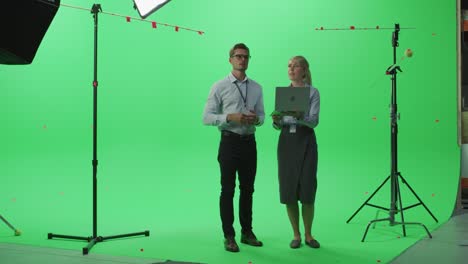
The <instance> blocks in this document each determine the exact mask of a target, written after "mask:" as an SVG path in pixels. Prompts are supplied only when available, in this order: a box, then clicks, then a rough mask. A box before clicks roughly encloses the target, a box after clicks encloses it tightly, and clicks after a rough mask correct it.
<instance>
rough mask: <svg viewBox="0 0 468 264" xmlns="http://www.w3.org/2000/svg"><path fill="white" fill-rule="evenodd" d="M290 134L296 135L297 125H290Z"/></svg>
mask: <svg viewBox="0 0 468 264" xmlns="http://www.w3.org/2000/svg"><path fill="white" fill-rule="evenodd" d="M289 133H296V125H289Z"/></svg>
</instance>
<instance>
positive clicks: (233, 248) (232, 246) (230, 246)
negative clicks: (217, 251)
mask: <svg viewBox="0 0 468 264" xmlns="http://www.w3.org/2000/svg"><path fill="white" fill-rule="evenodd" d="M224 249H225V250H226V251H229V252H239V246H238V245H237V243H236V240H235V239H234V238H233V237H227V238H226V239H224Z"/></svg>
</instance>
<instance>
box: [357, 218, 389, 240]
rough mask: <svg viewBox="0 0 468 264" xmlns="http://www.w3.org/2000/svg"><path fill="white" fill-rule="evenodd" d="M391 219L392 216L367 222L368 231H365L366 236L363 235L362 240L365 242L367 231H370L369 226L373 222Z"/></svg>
mask: <svg viewBox="0 0 468 264" xmlns="http://www.w3.org/2000/svg"><path fill="white" fill-rule="evenodd" d="M389 220H390V218H383V219H376V220H372V221H370V222H369V223H368V224H367V227H366V232H364V236H362V240H361V242H364V240H365V239H366V236H367V232H368V231H369V227H370V226H371V225H372V224H373V223H376V222H382V221H389Z"/></svg>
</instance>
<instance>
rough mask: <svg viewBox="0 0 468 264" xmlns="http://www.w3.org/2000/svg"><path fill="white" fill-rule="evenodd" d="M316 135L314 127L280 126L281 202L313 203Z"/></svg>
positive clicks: (315, 177)
mask: <svg viewBox="0 0 468 264" xmlns="http://www.w3.org/2000/svg"><path fill="white" fill-rule="evenodd" d="M317 162H318V153H317V139H316V137H315V132H314V130H313V129H311V128H308V127H305V126H297V128H296V132H295V133H290V132H289V127H288V126H285V127H283V128H282V129H281V134H280V136H279V141H278V178H279V191H280V202H281V203H283V204H292V203H297V201H301V202H302V203H307V204H314V202H315V193H316V192H317Z"/></svg>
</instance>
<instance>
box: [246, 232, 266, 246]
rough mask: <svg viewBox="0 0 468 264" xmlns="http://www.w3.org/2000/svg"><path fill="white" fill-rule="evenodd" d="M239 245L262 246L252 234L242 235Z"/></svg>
mask: <svg viewBox="0 0 468 264" xmlns="http://www.w3.org/2000/svg"><path fill="white" fill-rule="evenodd" d="M241 243H244V244H247V245H251V246H254V247H261V246H263V243H262V241H260V240H258V239H257V237H256V236H255V235H254V233H250V234H242V236H241Z"/></svg>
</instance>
